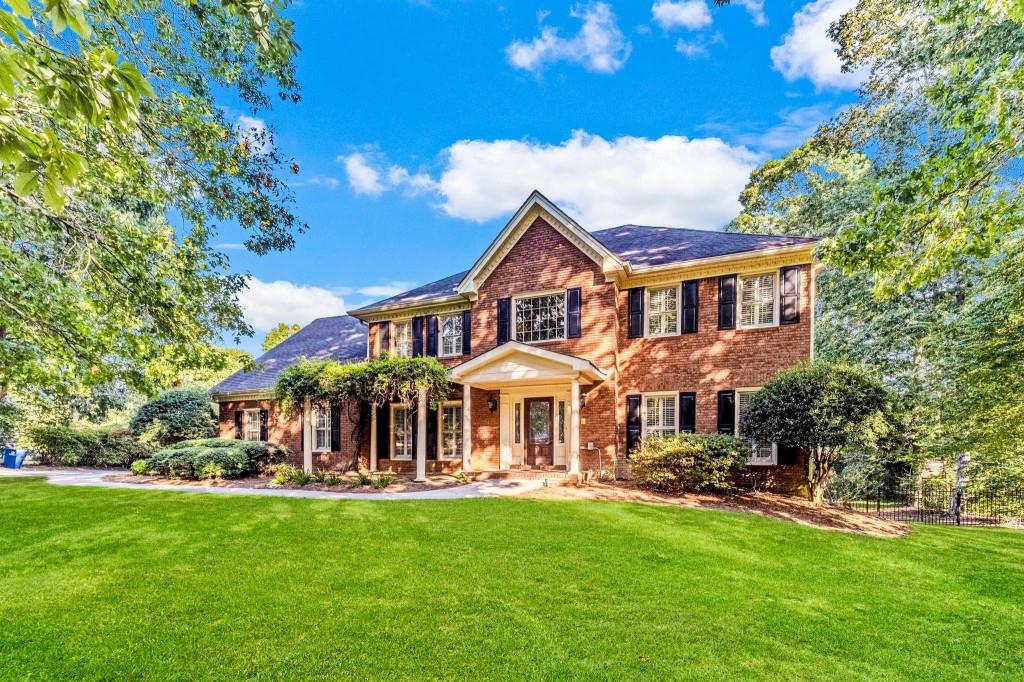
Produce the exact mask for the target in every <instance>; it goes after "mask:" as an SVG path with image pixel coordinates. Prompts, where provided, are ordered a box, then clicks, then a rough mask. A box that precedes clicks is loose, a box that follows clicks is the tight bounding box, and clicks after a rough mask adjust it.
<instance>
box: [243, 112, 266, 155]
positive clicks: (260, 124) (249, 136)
mask: <svg viewBox="0 0 1024 682" xmlns="http://www.w3.org/2000/svg"><path fill="white" fill-rule="evenodd" d="M235 127H236V129H237V131H238V139H240V140H245V141H248V142H249V145H250V146H251V147H252V148H253V150H255V151H257V152H260V153H261V154H262V153H265V152H267V151H268V150H269V149H270V146H271V144H272V143H273V137H272V136H271V134H270V131H269V130H268V129H267V123H266V121H264V120H263V119H262V118H254V117H252V116H246V115H245V114H239V116H238V123H237V124H236V125H235Z"/></svg>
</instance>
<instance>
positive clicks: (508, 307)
mask: <svg viewBox="0 0 1024 682" xmlns="http://www.w3.org/2000/svg"><path fill="white" fill-rule="evenodd" d="M511 322H512V299H511V298H499V299H498V345H501V344H503V343H506V342H507V341H508V340H509V339H510V338H511V337H510V335H509V325H510V324H511Z"/></svg>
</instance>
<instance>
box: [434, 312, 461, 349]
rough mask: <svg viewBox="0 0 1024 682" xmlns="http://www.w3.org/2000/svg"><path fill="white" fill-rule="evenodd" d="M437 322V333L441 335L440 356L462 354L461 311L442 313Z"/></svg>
mask: <svg viewBox="0 0 1024 682" xmlns="http://www.w3.org/2000/svg"><path fill="white" fill-rule="evenodd" d="M438 322H439V324H438V333H439V334H440V335H441V344H440V345H441V357H442V358H448V357H452V356H454V355H462V313H458V314H456V315H442V316H441V318H440V320H438Z"/></svg>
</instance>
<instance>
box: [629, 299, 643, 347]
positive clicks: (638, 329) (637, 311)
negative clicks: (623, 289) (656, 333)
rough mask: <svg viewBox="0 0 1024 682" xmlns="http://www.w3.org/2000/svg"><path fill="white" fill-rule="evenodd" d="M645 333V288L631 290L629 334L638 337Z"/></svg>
mask: <svg viewBox="0 0 1024 682" xmlns="http://www.w3.org/2000/svg"><path fill="white" fill-rule="evenodd" d="M643 335H644V288H643V287H637V288H636V289H630V290H629V328H628V336H629V338H631V339H638V338H640V337H641V336H643Z"/></svg>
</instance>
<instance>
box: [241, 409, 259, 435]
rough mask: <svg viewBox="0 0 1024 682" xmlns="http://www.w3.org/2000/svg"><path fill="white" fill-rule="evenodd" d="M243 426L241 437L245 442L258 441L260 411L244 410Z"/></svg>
mask: <svg viewBox="0 0 1024 682" xmlns="http://www.w3.org/2000/svg"><path fill="white" fill-rule="evenodd" d="M243 422H244V423H243V426H244V427H245V429H244V432H243V434H242V435H243V436H245V440H259V439H260V430H261V429H260V411H259V410H258V409H255V410H246V411H245V415H244V416H243Z"/></svg>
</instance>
